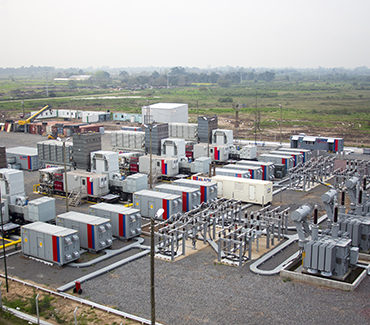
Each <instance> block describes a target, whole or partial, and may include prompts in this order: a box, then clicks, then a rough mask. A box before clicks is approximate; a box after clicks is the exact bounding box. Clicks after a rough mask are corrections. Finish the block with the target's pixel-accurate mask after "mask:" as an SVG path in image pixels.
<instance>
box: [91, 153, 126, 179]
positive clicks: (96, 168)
mask: <svg viewBox="0 0 370 325" xmlns="http://www.w3.org/2000/svg"><path fill="white" fill-rule="evenodd" d="M90 157H91V171H92V172H93V173H97V174H103V175H107V176H108V179H110V180H111V179H113V175H114V174H118V173H119V164H118V153H117V152H114V151H104V150H99V151H93V152H91V153H90Z"/></svg>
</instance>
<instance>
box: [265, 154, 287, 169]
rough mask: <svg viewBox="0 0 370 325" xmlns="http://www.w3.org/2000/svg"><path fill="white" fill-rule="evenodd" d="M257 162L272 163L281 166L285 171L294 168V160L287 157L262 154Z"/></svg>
mask: <svg viewBox="0 0 370 325" xmlns="http://www.w3.org/2000/svg"><path fill="white" fill-rule="evenodd" d="M258 161H264V162H272V163H273V164H275V165H283V166H284V167H285V169H286V170H287V171H289V170H291V169H292V168H293V167H294V158H293V157H292V156H287V155H273V154H262V155H260V156H258Z"/></svg>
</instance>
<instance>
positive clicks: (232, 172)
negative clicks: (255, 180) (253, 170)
mask: <svg viewBox="0 0 370 325" xmlns="http://www.w3.org/2000/svg"><path fill="white" fill-rule="evenodd" d="M215 174H216V175H223V176H231V177H241V178H250V176H251V174H250V173H249V171H248V170H246V169H245V170H243V169H238V167H237V166H235V168H234V169H231V168H216V169H215Z"/></svg>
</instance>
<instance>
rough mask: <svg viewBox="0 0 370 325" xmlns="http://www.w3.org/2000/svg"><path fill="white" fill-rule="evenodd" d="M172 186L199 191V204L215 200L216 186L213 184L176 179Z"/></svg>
mask: <svg viewBox="0 0 370 325" xmlns="http://www.w3.org/2000/svg"><path fill="white" fill-rule="evenodd" d="M173 184H174V185H179V186H188V187H192V188H196V189H199V190H200V203H203V202H212V201H214V200H216V199H217V184H216V183H215V182H204V181H198V180H192V179H177V180H175V181H174V182H173Z"/></svg>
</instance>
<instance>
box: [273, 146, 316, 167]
mask: <svg viewBox="0 0 370 325" xmlns="http://www.w3.org/2000/svg"><path fill="white" fill-rule="evenodd" d="M278 150H279V151H285V152H299V153H301V154H302V155H303V163H305V162H307V161H309V160H311V158H312V151H311V150H309V149H295V148H285V147H284V148H280V149H278Z"/></svg>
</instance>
